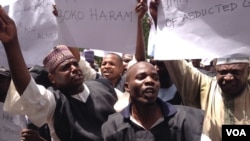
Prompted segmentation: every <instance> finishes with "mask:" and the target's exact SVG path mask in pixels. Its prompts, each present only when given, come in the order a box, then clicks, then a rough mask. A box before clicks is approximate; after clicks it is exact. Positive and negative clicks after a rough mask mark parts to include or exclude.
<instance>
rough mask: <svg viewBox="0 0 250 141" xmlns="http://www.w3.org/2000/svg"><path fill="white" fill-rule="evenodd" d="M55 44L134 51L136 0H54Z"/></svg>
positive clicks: (125, 51) (126, 51)
mask: <svg viewBox="0 0 250 141" xmlns="http://www.w3.org/2000/svg"><path fill="white" fill-rule="evenodd" d="M55 2H56V7H57V10H58V13H59V17H58V18H57V21H58V26H59V27H58V28H59V31H58V32H59V39H58V42H57V44H66V45H68V46H75V47H80V48H90V49H99V50H105V51H115V52H124V53H134V50H135V44H136V32H137V14H136V12H135V7H136V4H137V1H136V0H105V1H103V0H84V1H83V0H71V1H69V0H56V1H55Z"/></svg>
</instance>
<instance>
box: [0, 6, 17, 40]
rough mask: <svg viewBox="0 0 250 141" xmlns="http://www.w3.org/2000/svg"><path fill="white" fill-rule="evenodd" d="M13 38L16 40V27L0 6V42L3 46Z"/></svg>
mask: <svg viewBox="0 0 250 141" xmlns="http://www.w3.org/2000/svg"><path fill="white" fill-rule="evenodd" d="M15 38H17V29H16V25H15V23H14V21H13V20H12V19H11V18H10V17H9V16H8V15H7V13H6V12H5V11H4V9H3V8H2V6H1V5H0V40H1V41H2V43H3V44H8V43H10V42H11V41H12V40H13V39H15Z"/></svg>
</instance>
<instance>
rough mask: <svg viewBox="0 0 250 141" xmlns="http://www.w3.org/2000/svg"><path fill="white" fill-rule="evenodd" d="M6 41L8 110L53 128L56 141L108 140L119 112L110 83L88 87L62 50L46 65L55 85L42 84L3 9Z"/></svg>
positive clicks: (0, 30)
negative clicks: (108, 124)
mask: <svg viewBox="0 0 250 141" xmlns="http://www.w3.org/2000/svg"><path fill="white" fill-rule="evenodd" d="M144 5H145V4H144V2H142V1H141V2H139V3H138V4H137V6H136V12H137V14H138V15H139V16H141V15H140V14H143V15H144V14H145V12H146V11H145V8H146V7H144ZM139 16H138V17H139ZM0 40H1V42H2V43H3V45H4V49H5V52H6V55H7V59H8V63H9V67H10V70H11V75H12V79H13V81H12V82H11V84H10V88H9V91H8V95H7V97H6V101H5V102H6V103H5V105H4V110H6V111H9V112H12V113H16V114H27V115H28V117H29V119H30V120H31V122H32V123H34V124H35V125H37V126H41V125H43V124H45V123H48V125H49V127H50V131H51V136H52V138H53V141H59V140H61V141H83V140H84V141H99V140H102V136H101V125H102V123H103V122H105V121H106V120H107V118H108V115H109V114H111V113H114V112H115V110H114V108H113V105H114V103H115V102H116V100H117V97H116V93H115V91H114V88H113V87H112V86H111V84H110V83H108V81H107V80H106V79H98V80H96V81H85V82H84V77H83V76H84V75H83V73H84V70H81V69H80V67H81V66H80V64H79V63H78V60H77V58H76V57H75V56H74V55H73V54H72V52H71V51H70V50H69V49H68V48H67V47H66V46H63V45H60V46H57V47H55V48H54V49H53V50H52V51H51V52H50V53H49V54H48V55H47V56H46V57H45V59H44V61H43V63H44V66H45V68H46V69H47V71H48V73H49V74H48V77H49V80H50V82H51V83H52V86H51V87H49V88H45V87H44V86H42V85H38V84H36V83H35V81H34V79H32V77H31V75H30V73H29V71H28V69H27V66H26V64H25V61H24V58H23V55H22V52H21V48H20V45H19V41H18V37H17V29H16V26H15V23H14V21H13V20H12V19H11V18H10V17H9V16H8V15H7V14H6V13H5V12H4V10H3V8H2V7H1V6H0Z"/></svg>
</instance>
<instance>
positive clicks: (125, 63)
mask: <svg viewBox="0 0 250 141" xmlns="http://www.w3.org/2000/svg"><path fill="white" fill-rule="evenodd" d="M132 59H133V56H132V55H131V54H124V55H123V57H122V60H123V66H124V71H125V72H126V71H127V70H128V63H129V62H130V61H131V60H132Z"/></svg>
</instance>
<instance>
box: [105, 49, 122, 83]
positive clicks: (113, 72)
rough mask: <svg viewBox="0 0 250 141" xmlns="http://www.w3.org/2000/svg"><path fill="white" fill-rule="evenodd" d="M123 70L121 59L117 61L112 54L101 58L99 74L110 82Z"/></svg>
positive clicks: (118, 76)
mask: <svg viewBox="0 0 250 141" xmlns="http://www.w3.org/2000/svg"><path fill="white" fill-rule="evenodd" d="M123 69H124V68H123V63H122V59H121V58H120V59H119V58H118V57H117V56H116V55H114V54H107V55H106V56H104V57H103V60H102V64H101V73H102V76H103V77H105V78H107V79H108V80H110V81H112V82H113V81H116V80H117V79H119V78H120V76H121V75H122V72H123Z"/></svg>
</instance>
